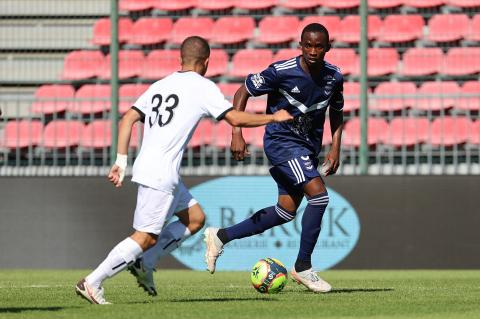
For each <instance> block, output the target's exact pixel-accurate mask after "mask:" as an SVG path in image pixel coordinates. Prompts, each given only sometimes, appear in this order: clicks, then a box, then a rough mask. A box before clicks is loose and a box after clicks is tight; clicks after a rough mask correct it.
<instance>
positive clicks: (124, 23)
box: [92, 18, 133, 45]
mask: <svg viewBox="0 0 480 319" xmlns="http://www.w3.org/2000/svg"><path fill="white" fill-rule="evenodd" d="M110 28H111V26H110V19H109V18H101V19H99V20H97V21H96V22H95V24H94V25H93V39H92V43H93V44H95V45H110V38H111V34H110ZM132 28H133V22H132V20H130V19H129V18H119V19H118V42H120V43H125V42H128V41H129V39H130V36H131V34H132Z"/></svg>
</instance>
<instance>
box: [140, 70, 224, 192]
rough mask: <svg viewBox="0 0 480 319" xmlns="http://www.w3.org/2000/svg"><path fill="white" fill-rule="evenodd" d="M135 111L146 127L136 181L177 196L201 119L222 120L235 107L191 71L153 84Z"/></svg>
mask: <svg viewBox="0 0 480 319" xmlns="http://www.w3.org/2000/svg"><path fill="white" fill-rule="evenodd" d="M133 108H134V109H135V110H136V111H138V112H139V113H140V114H141V115H142V116H143V117H144V120H145V125H144V129H143V141H142V147H141V149H140V153H139V154H138V157H137V159H136V160H135V163H134V165H133V177H132V181H133V182H136V183H138V184H142V185H145V186H148V187H151V188H154V189H158V190H163V191H165V192H168V193H173V191H174V190H175V187H176V186H177V185H178V183H179V180H180V177H179V170H180V164H181V161H182V156H183V152H184V150H185V147H186V145H187V144H188V142H189V140H190V138H191V137H192V135H193V132H194V130H195V128H196V127H197V124H198V122H199V121H200V119H201V118H203V117H206V116H213V117H214V118H216V119H217V120H220V119H222V118H223V116H224V115H225V114H226V113H227V112H228V111H229V110H230V109H231V108H232V105H231V104H230V102H228V101H227V100H226V99H225V97H224V96H223V94H222V93H221V92H220V89H219V88H218V87H217V86H216V85H215V83H213V82H212V81H210V80H208V79H206V78H204V77H203V76H201V75H200V74H198V73H196V72H192V71H188V72H175V73H172V74H171V75H169V76H167V77H166V78H164V79H162V80H160V81H157V82H155V83H153V84H152V85H151V86H150V87H149V88H148V90H147V91H145V93H143V94H142V95H141V96H140V98H139V99H138V100H137V101H136V102H135V104H134V105H133Z"/></svg>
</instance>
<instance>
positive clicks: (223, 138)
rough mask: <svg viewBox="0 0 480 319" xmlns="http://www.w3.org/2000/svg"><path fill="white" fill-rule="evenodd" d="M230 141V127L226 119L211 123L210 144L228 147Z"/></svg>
mask: <svg viewBox="0 0 480 319" xmlns="http://www.w3.org/2000/svg"><path fill="white" fill-rule="evenodd" d="M231 142H232V127H231V126H230V125H229V124H228V123H227V121H220V122H217V123H215V124H214V125H213V130H212V139H211V142H210V145H212V146H215V147H218V148H229V147H230V143H231Z"/></svg>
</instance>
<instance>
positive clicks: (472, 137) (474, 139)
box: [467, 120, 480, 147]
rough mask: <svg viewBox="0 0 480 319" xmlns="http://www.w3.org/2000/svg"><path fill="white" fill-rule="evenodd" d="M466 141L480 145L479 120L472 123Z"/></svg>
mask: <svg viewBox="0 0 480 319" xmlns="http://www.w3.org/2000/svg"><path fill="white" fill-rule="evenodd" d="M467 142H468V143H470V144H474V145H476V146H477V147H478V146H479V145H480V120H476V121H475V122H473V123H472V125H471V129H470V132H469V134H468V140H467Z"/></svg>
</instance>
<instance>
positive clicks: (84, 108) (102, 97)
mask: <svg viewBox="0 0 480 319" xmlns="http://www.w3.org/2000/svg"><path fill="white" fill-rule="evenodd" d="M110 98H111V90H110V85H108V84H85V85H83V86H82V87H80V88H79V89H78V90H77V92H76V93H75V103H73V104H72V107H71V108H69V109H68V111H70V112H72V113H79V114H93V113H99V112H104V111H109V110H110V108H111V105H110Z"/></svg>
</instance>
